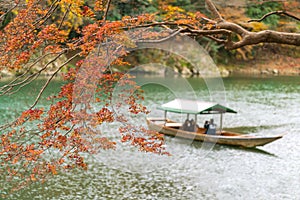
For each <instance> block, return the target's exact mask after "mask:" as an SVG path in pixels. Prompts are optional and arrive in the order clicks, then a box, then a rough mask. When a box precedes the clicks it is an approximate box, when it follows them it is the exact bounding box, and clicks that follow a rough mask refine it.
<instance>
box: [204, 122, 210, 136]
mask: <svg viewBox="0 0 300 200" xmlns="http://www.w3.org/2000/svg"><path fill="white" fill-rule="evenodd" d="M208 127H209V122H208V121H205V123H204V128H205V134H207V130H208Z"/></svg>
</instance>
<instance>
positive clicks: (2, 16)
mask: <svg viewBox="0 0 300 200" xmlns="http://www.w3.org/2000/svg"><path fill="white" fill-rule="evenodd" d="M18 5H19V3H16V4H15V5H14V6H12V7H11V8H10V9H9V10H8V11H6V12H5V13H4V14H2V15H1V16H0V22H1V21H2V20H3V18H4V16H5V15H6V14H8V13H10V12H11V11H12V10H13V9H15V8H16V7H17V6H18Z"/></svg>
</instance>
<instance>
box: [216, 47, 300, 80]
mask: <svg viewBox="0 0 300 200" xmlns="http://www.w3.org/2000/svg"><path fill="white" fill-rule="evenodd" d="M219 67H220V68H221V69H222V68H224V69H226V70H228V72H229V73H230V74H245V75H259V74H262V75H282V76H299V75H300V47H287V46H274V45H265V48H260V49H259V50H257V52H256V55H255V56H254V57H253V59H249V60H233V61H231V62H230V63H228V64H226V65H222V64H221V65H219Z"/></svg>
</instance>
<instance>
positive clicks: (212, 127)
mask: <svg viewBox="0 0 300 200" xmlns="http://www.w3.org/2000/svg"><path fill="white" fill-rule="evenodd" d="M216 127H217V125H216V124H214V120H213V119H211V120H210V123H209V126H208V130H207V134H210V135H216Z"/></svg>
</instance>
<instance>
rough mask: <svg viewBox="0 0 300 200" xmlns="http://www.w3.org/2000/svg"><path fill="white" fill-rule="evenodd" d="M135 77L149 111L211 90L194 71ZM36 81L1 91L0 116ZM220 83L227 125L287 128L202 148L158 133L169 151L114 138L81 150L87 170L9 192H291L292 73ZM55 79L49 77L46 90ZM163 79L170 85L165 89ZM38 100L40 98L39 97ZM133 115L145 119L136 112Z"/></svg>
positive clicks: (296, 131) (297, 82)
mask: <svg viewBox="0 0 300 200" xmlns="http://www.w3.org/2000/svg"><path fill="white" fill-rule="evenodd" d="M138 79H139V80H140V82H142V83H147V84H145V85H143V89H144V90H145V97H146V98H145V103H146V104H147V106H148V108H150V110H152V112H151V114H150V115H151V116H158V117H159V116H162V115H163V113H162V112H161V111H159V110H156V106H157V105H160V104H162V103H165V102H166V101H168V100H170V99H172V98H174V97H178V96H179V97H195V96H196V97H197V98H201V99H202V100H211V98H212V97H211V95H210V94H211V92H210V91H209V90H208V89H207V85H206V83H205V81H204V80H202V79H200V78H188V79H186V81H187V83H188V85H190V86H191V87H188V88H186V87H187V86H186V85H184V84H181V83H180V81H179V79H176V78H175V79H174V80H173V81H171V80H168V81H167V82H168V83H164V84H162V82H164V81H165V80H166V79H165V78H162V77H141V76H139V77H138ZM41 81H42V80H39V81H37V82H35V83H34V84H33V85H32V86H29V87H27V88H25V89H24V90H22V91H21V92H20V93H18V94H16V95H13V96H10V97H1V99H0V102H1V107H0V109H1V115H2V116H1V117H2V121H7V120H8V119H11V118H12V117H14V116H16V114H17V113H19V112H20V111H21V110H22V109H24V108H27V107H28V106H29V105H30V104H31V103H32V102H33V101H34V93H36V92H37V90H38V86H40V84H41ZM223 83H224V89H225V92H224V91H221V92H222V98H224V99H225V103H226V105H227V106H229V107H231V108H233V109H234V110H236V111H238V114H236V115H233V114H228V115H226V116H225V122H224V126H225V127H226V128H227V129H231V130H235V131H239V132H243V133H245V134H249V133H251V134H256V135H276V134H282V133H286V134H287V135H285V136H284V137H283V138H282V139H280V140H278V141H275V142H273V143H271V144H268V145H265V146H263V147H259V148H258V149H250V150H249V149H243V148H236V147H229V146H220V145H214V146H213V148H212V149H206V148H203V144H202V143H200V142H192V141H189V140H182V139H178V138H176V137H175V138H171V137H166V146H167V149H168V150H169V152H170V153H172V156H171V157H166V156H157V155H153V154H149V153H141V152H137V151H135V150H133V149H132V148H131V147H127V146H124V145H122V144H120V145H119V146H118V148H117V149H116V150H109V151H100V152H99V153H98V154H96V155H93V156H89V157H88V160H89V161H88V162H89V164H90V165H89V169H88V170H87V171H75V172H69V173H63V174H60V175H57V176H55V177H52V178H50V179H49V181H48V182H46V183H44V184H33V185H31V186H30V187H28V188H26V189H24V190H21V191H18V192H16V193H13V194H11V195H9V199H299V198H300V184H299V183H300V174H299V166H300V159H299V157H300V145H299V141H300V123H299V121H300V114H299V113H300V112H299V111H300V110H299V108H300V78H299V77H228V78H224V79H223ZM61 84H62V82H60V81H56V82H55V83H54V84H53V85H51V87H50V88H49V89H48V90H47V91H46V94H47V95H49V94H52V93H54V92H55V91H57V90H58V89H57V88H58V87H59V86H60V85H61ZM168 84H169V85H173V86H175V87H172V88H173V89H172V90H170V89H168V87H169V86H168ZM183 85H184V86H183ZM182 86H183V87H182ZM170 87H171V86H170ZM170 87H169V88H170ZM174 88H175V89H176V90H177V91H174ZM223 92H224V93H223ZM224 99H222V101H224ZM41 104H44V105H47V104H48V102H47V101H46V100H45V97H43V99H42V101H41ZM170 116H171V117H174V118H176V119H178V120H181V119H183V116H175V115H170ZM203 120H205V117H199V119H198V123H199V124H202V123H203ZM137 121H138V123H140V125H145V121H144V120H143V119H139V120H137ZM101 131H102V132H103V134H107V135H108V136H109V137H112V138H116V139H117V138H118V134H117V133H116V131H117V125H104V126H103V127H102V128H101ZM114 133H115V134H114ZM7 184H9V183H7ZM4 185H5V184H4ZM4 189H5V188H4Z"/></svg>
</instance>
